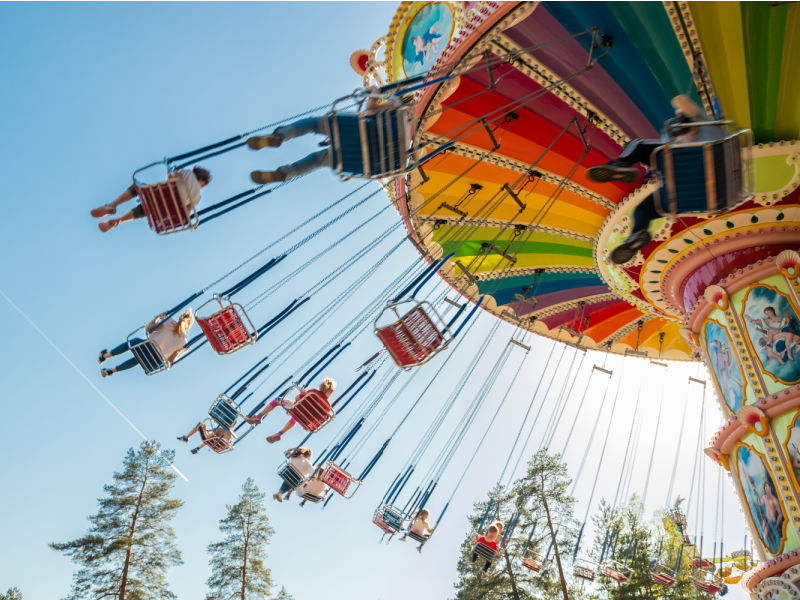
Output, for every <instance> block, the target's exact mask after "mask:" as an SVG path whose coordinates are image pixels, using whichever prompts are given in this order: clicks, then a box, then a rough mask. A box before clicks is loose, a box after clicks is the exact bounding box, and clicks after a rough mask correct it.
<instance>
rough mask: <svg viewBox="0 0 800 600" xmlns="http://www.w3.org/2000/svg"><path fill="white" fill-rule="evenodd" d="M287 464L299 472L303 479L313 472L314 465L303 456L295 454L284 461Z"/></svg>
mask: <svg viewBox="0 0 800 600" xmlns="http://www.w3.org/2000/svg"><path fill="white" fill-rule="evenodd" d="M286 462H287V463H288V464H289V465H291V466H292V467H293V468H294V470H295V471H297V472H298V473H300V475H302V476H303V479H306V478H308V477H310V476H311V474H312V473H313V472H314V465H312V464H311V461H310V460H308V459H307V458H306V457H305V456H302V455H300V456H295V457H293V458H290V459H289V460H287V461H286Z"/></svg>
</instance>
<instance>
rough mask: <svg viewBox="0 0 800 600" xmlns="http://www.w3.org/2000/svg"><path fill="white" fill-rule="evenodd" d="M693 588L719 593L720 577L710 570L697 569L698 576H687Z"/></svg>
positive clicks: (708, 592)
mask: <svg viewBox="0 0 800 600" xmlns="http://www.w3.org/2000/svg"><path fill="white" fill-rule="evenodd" d="M689 579H690V580H691V582H692V585H694V587H695V588H697V589H698V590H700V591H701V592H705V593H707V594H719V593H720V592H721V591H722V587H723V582H722V579H720V578H719V577H717V576H716V575H714V574H713V573H712V572H711V571H703V570H701V571H699V576H692V577H689Z"/></svg>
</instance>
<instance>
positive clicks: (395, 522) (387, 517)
mask: <svg viewBox="0 0 800 600" xmlns="http://www.w3.org/2000/svg"><path fill="white" fill-rule="evenodd" d="M381 512H382V515H381V516H382V518H383V522H384V523H385V524H386V525H387V526H388V527H391V528H392V529H394V530H395V531H399V530H400V529H402V527H403V522H404V521H405V517H404V516H403V511H401V510H400V509H399V508H395V507H394V506H391V505H389V504H387V505H385V506H384V507H383V508H382V509H381Z"/></svg>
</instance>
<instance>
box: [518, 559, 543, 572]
mask: <svg viewBox="0 0 800 600" xmlns="http://www.w3.org/2000/svg"><path fill="white" fill-rule="evenodd" d="M522 566H523V567H525V568H526V569H528V570H530V571H533V572H534V573H538V572H539V571H541V570H542V566H543V565H542V563H541V562H539V561H538V560H534V559H532V558H523V559H522Z"/></svg>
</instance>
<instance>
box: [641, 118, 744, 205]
mask: <svg viewBox="0 0 800 600" xmlns="http://www.w3.org/2000/svg"><path fill="white" fill-rule="evenodd" d="M751 138H752V133H751V132H750V130H747V129H743V130H740V131H737V132H736V133H733V134H731V135H729V136H728V137H725V138H723V139H720V140H715V141H710V142H697V143H691V144H681V143H668V144H664V145H663V146H659V147H658V148H656V149H655V150H654V151H653V153H652V155H651V157H650V161H651V167H652V169H653V170H654V171H657V172H658V173H660V175H661V179H662V183H663V185H662V186H661V187H660V188H659V189H658V190H656V191H655V192H654V194H653V198H654V201H655V207H656V210H657V211H658V212H659V213H660V214H661V215H662V216H667V215H676V214H692V213H711V214H720V213H723V212H726V211H729V210H731V209H733V208H735V207H736V206H738V205H739V204H741V203H742V202H744V201H746V200H747V199H748V198H749V197H750V196H751V194H752V190H751V189H750V186H751V182H752V181H753V178H752V176H751V170H752V166H751V164H750V161H749V160H748V159H746V158H745V159H743V156H742V154H743V153H742V148H743V147H744V148H745V150H747V149H749V147H750V145H751V144H752V142H751Z"/></svg>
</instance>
